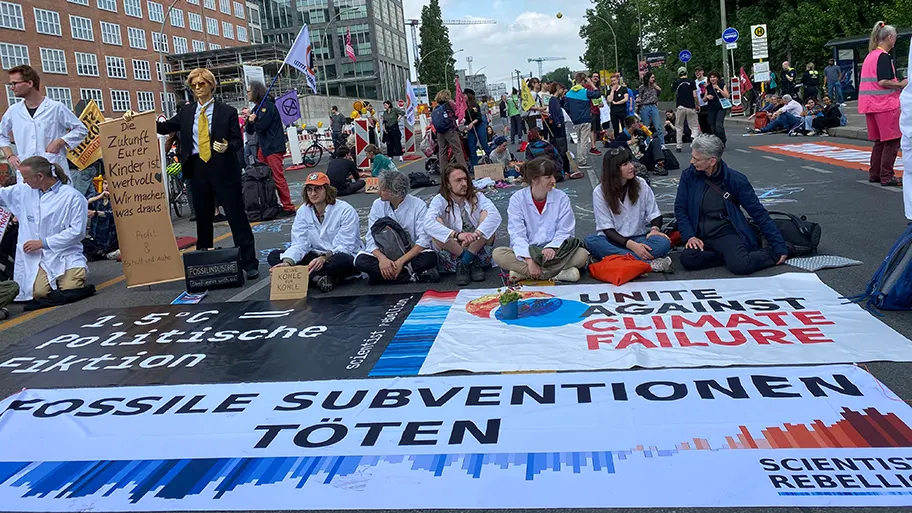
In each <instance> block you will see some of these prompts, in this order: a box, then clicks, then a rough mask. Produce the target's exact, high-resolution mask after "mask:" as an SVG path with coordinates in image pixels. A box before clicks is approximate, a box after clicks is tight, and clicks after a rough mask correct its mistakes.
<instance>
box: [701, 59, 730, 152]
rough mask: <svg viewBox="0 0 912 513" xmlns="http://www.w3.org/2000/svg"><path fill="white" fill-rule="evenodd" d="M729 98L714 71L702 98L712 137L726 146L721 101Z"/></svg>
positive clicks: (723, 112)
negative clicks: (704, 100)
mask: <svg viewBox="0 0 912 513" xmlns="http://www.w3.org/2000/svg"><path fill="white" fill-rule="evenodd" d="M730 96H731V95H730V94H728V90H727V89H726V88H725V84H724V83H723V82H722V81H721V80H720V77H719V74H718V73H716V72H715V71H713V72H711V73H710V74H709V82H708V83H707V85H706V95H705V96H704V98H705V99H706V110H707V111H709V112H708V116H707V119H708V121H709V125H710V126H711V127H712V135H715V136H716V137H718V138H719V139H720V140H721V141H722V144H726V142H727V141H728V139H727V138H726V137H725V108H724V107H723V106H722V100H723V99H726V100H727V99H728V98H729V97H730Z"/></svg>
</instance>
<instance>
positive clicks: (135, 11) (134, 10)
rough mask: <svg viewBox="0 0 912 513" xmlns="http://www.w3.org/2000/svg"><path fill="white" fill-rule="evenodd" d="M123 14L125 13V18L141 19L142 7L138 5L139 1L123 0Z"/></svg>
mask: <svg viewBox="0 0 912 513" xmlns="http://www.w3.org/2000/svg"><path fill="white" fill-rule="evenodd" d="M124 12H125V13H127V16H133V17H134V18H142V17H143V15H142V5H140V3H139V0H124Z"/></svg>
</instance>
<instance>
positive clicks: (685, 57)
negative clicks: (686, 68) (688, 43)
mask: <svg viewBox="0 0 912 513" xmlns="http://www.w3.org/2000/svg"><path fill="white" fill-rule="evenodd" d="M692 58H693V54H692V53H690V50H681V53H679V54H678V60H679V61H681V62H683V63H685V64H686V63H687V61H689V60H690V59H692Z"/></svg>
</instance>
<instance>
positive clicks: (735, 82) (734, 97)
mask: <svg viewBox="0 0 912 513" xmlns="http://www.w3.org/2000/svg"><path fill="white" fill-rule="evenodd" d="M731 102H732V110H731V115H732V116H743V115H744V105H742V102H741V80H740V79H739V78H738V77H732V79H731Z"/></svg>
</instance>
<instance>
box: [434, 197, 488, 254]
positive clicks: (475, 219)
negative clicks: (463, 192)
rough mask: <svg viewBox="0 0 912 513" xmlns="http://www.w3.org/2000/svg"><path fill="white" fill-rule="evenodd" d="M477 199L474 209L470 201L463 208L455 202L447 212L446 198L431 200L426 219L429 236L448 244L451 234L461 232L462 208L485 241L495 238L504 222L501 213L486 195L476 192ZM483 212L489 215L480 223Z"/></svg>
mask: <svg viewBox="0 0 912 513" xmlns="http://www.w3.org/2000/svg"><path fill="white" fill-rule="evenodd" d="M475 198H477V201H476V203H475V208H474V209H472V208H471V205H470V204H469V202H468V201H465V202H463V204H462V207H460V206H459V205H458V204H456V203H455V202H454V203H453V208H452V210H451V211H450V212H447V211H446V210H447V201H446V198H444V197H443V196H442V195H440V194H438V195H436V196H434V198H433V199H432V200H431V205H430V206H429V207H428V210H427V215H426V216H425V217H424V227H425V230H426V231H427V233H428V235H429V236H431V237H433V238H434V239H435V240H438V241H440V242H446V241H447V239H449V238H450V234H451V233H453V232H456V233H459V232H461V231H462V212H461V211H460V208H461V209H462V210H465V212H466V214H467V216H468V218H469V222H471V223H472V226H473V228H475V229H476V230H478V231H480V232H481V234H482V235H483V236H484V238H485V239H490V238H491V237H493V236H494V233H495V232H496V231H497V228H499V227H500V223H501V222H502V221H503V219H502V218H501V216H500V212H498V210H497V207H496V206H494V203H493V202H492V201H491V200H489V199H488V197H487V196H485V195H484V194H482V193H480V192H476V193H475ZM482 212H487V213H488V215H487V216H486V217H485V220H484V221H480V219H481V213H482ZM437 218H440V219H443V223H442V224H441V223H440V221H438V220H437Z"/></svg>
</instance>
